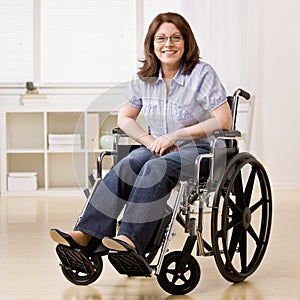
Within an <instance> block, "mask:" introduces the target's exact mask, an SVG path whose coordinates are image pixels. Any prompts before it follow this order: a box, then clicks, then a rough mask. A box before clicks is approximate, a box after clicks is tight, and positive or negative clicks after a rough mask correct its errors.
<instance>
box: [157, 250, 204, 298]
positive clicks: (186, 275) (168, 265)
mask: <svg viewBox="0 0 300 300" xmlns="http://www.w3.org/2000/svg"><path fill="white" fill-rule="evenodd" d="M181 256H182V252H181V251H174V252H171V253H168V254H167V255H166V256H165V257H164V261H163V264H162V267H161V270H160V273H159V275H158V276H157V281H158V283H159V285H160V286H161V288H162V289H163V290H165V291H166V292H167V293H169V294H172V295H184V294H187V293H189V292H191V291H192V290H193V289H194V288H195V287H196V286H197V284H198V282H199V280H200V275H201V271H200V267H199V264H198V262H197V260H196V259H195V258H194V257H193V256H190V258H189V260H188V262H187V264H186V268H185V270H184V272H183V273H181V274H178V273H177V271H176V268H177V266H178V263H179V261H180V259H181Z"/></svg>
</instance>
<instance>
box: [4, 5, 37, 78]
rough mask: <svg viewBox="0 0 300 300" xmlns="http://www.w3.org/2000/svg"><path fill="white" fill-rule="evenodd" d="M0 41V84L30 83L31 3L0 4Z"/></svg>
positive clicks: (31, 69)
mask: <svg viewBox="0 0 300 300" xmlns="http://www.w3.org/2000/svg"><path fill="white" fill-rule="evenodd" d="M0 37H1V38H0V83H1V84H5V83H23V82H25V81H30V80H32V79H33V3H32V0H7V1H5V0H1V1H0Z"/></svg>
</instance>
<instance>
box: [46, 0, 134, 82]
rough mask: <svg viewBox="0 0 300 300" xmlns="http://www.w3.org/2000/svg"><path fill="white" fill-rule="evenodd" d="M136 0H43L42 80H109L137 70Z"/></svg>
mask: <svg viewBox="0 0 300 300" xmlns="http://www.w3.org/2000/svg"><path fill="white" fill-rule="evenodd" d="M135 13H136V12H135V1H134V0H114V1H111V0H101V1H99V0H63V1H62V0H41V26H42V31H41V32H42V51H41V55H42V81H43V82H44V83H75V84H76V83H84V84H85V83H99V82H102V83H105V82H109V83H111V82H122V81H128V80H130V79H131V78H132V75H133V73H134V72H135V70H136V65H137V59H136V21H135V20H136V18H135Z"/></svg>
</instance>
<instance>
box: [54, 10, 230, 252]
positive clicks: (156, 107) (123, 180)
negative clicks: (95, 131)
mask: <svg viewBox="0 0 300 300" xmlns="http://www.w3.org/2000/svg"><path fill="white" fill-rule="evenodd" d="M144 52H145V60H144V61H143V66H142V67H141V69H140V71H139V72H138V74H137V75H136V76H135V78H134V79H133V80H132V81H131V82H130V84H129V85H128V89H127V91H126V94H125V96H126V100H127V102H126V103H125V104H124V105H123V106H122V108H121V109H120V111H119V114H118V126H119V127H120V128H121V129H122V130H123V131H125V132H126V133H127V134H128V135H129V136H130V137H132V138H134V139H135V140H136V141H138V142H139V143H141V145H142V147H141V148H139V149H137V150H134V151H133V152H131V153H130V154H129V155H128V156H127V157H126V158H124V159H123V160H121V161H120V162H119V163H118V164H117V165H116V166H115V167H114V168H113V169H112V170H111V171H110V172H109V173H108V174H107V175H106V176H105V177H104V179H103V180H102V182H101V183H100V185H99V186H98V188H97V189H96V191H95V192H94V193H93V195H92V197H91V200H90V202H89V204H88V206H87V208H86V210H85V212H84V214H83V215H82V216H81V218H80V219H79V220H78V222H77V224H76V226H75V228H74V230H73V231H71V232H69V233H65V232H62V231H60V230H58V229H51V231H50V235H51V237H52V239H53V240H54V241H55V242H57V243H61V244H64V245H68V246H71V247H77V248H78V247H80V248H83V249H85V250H86V251H92V249H93V248H94V246H95V244H97V242H98V244H99V240H101V241H102V244H103V245H104V246H105V247H106V248H108V249H113V250H117V251H137V253H139V254H141V255H142V254H144V252H145V249H146V247H147V245H148V244H149V241H150V240H151V238H152V236H153V233H154V230H155V226H156V225H157V224H158V222H159V219H161V218H162V216H163V214H164V211H165V206H166V202H167V199H168V197H169V195H170V192H171V190H172V189H173V187H174V186H175V185H176V184H177V183H178V181H179V180H186V179H188V178H192V177H193V172H194V162H195V158H196V157H197V155H198V154H202V153H207V152H208V151H209V136H210V135H211V134H212V132H213V131H214V130H216V129H230V127H231V122H232V119H231V112H230V109H229V106H228V104H227V101H226V94H225V90H224V88H223V86H222V84H221V82H220V80H219V78H218V76H217V74H216V73H215V71H214V70H213V68H212V67H211V66H210V65H208V64H207V63H205V62H202V61H200V58H199V49H198V46H197V43H196V40H195V38H194V35H193V32H192V30H191V28H190V26H189V24H188V23H187V21H186V20H185V19H184V18H183V17H182V16H181V15H179V14H176V13H163V14H159V15H158V16H156V17H155V19H154V20H153V21H152V23H151V24H150V26H149V29H148V33H147V35H146V38H145V42H144ZM141 111H142V112H143V114H144V116H145V118H146V120H147V121H148V125H149V128H150V133H148V132H146V131H144V130H143V129H142V128H141V127H140V126H139V125H138V123H137V122H136V118H137V116H138V115H139V113H140V112H141ZM125 204H126V208H125V211H124V215H123V218H122V223H121V226H120V229H119V231H118V235H117V236H115V235H116V222H117V221H116V219H117V217H118V216H119V214H120V212H121V210H122V209H123V207H124V205H125ZM95 241H96V243H95Z"/></svg>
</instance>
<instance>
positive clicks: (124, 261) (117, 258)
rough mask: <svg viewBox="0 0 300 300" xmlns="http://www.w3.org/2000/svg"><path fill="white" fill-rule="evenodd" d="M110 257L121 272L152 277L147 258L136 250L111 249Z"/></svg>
mask: <svg viewBox="0 0 300 300" xmlns="http://www.w3.org/2000/svg"><path fill="white" fill-rule="evenodd" d="M108 259H109V261H110V262H111V264H112V265H113V266H114V267H115V269H116V270H117V271H118V272H119V273H120V274H126V275H128V276H129V277H131V276H145V277H151V273H152V269H151V267H150V266H149V265H148V263H147V262H146V260H145V259H144V258H143V257H142V256H141V255H139V254H137V253H136V252H134V251H128V252H127V251H124V252H121V251H120V252H118V251H110V252H109V254H108Z"/></svg>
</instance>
